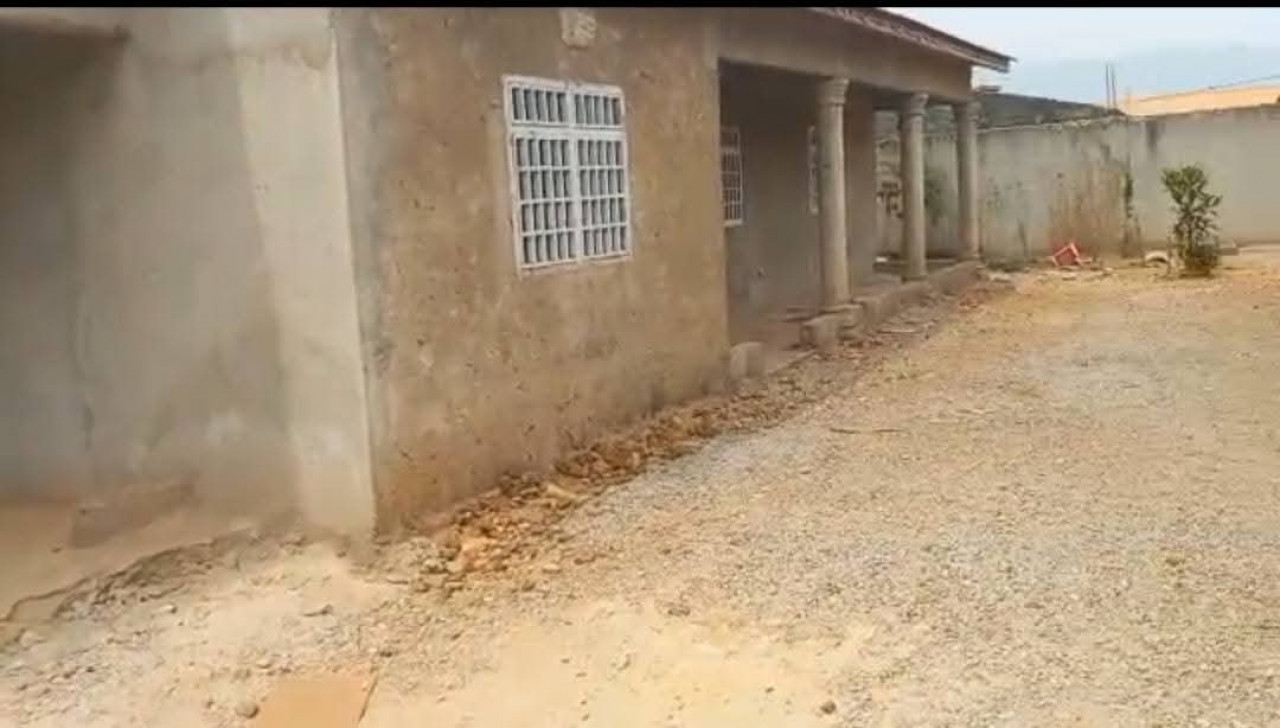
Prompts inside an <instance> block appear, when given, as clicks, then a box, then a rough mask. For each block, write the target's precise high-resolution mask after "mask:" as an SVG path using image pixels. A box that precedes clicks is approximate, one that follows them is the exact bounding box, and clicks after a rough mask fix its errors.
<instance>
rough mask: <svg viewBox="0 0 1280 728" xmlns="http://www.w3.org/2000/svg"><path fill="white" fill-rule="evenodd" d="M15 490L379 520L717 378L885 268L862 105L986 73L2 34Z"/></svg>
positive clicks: (237, 16)
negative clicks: (781, 324) (140, 492)
mask: <svg viewBox="0 0 1280 728" xmlns="http://www.w3.org/2000/svg"><path fill="white" fill-rule="evenodd" d="M0 35H2V36H3V38H2V39H0V40H2V42H0V55H3V56H4V57H3V59H0V60H2V61H3V62H0V95H2V96H3V98H4V101H5V108H6V109H9V113H7V114H5V117H4V121H3V127H0V158H2V159H4V164H3V165H0V168H2V169H3V174H0V179H2V180H3V185H4V186H3V192H4V193H3V195H0V205H2V207H0V231H2V232H3V236H2V238H0V239H2V240H3V244H2V247H0V271H2V272H3V275H4V276H5V283H4V285H3V286H0V291H3V296H2V297H0V326H3V330H4V331H5V334H6V340H7V345H6V346H5V347H4V349H3V353H2V354H0V390H2V391H3V395H2V401H3V404H4V410H3V411H4V418H3V422H4V425H3V426H4V434H3V437H2V438H0V442H2V443H3V445H0V447H3V448H4V449H3V450H2V451H0V464H2V465H3V470H2V471H0V472H2V473H3V475H2V477H0V493H3V494H4V495H6V496H8V497H12V498H24V497H42V498H66V499H77V498H83V497H86V496H90V495H91V496H93V497H100V498H107V499H109V498H111V497H113V496H112V494H113V493H116V492H122V491H123V490H125V489H128V488H132V487H135V486H138V485H139V484H154V483H162V484H173V487H181V488H185V489H187V490H188V491H189V492H190V493H191V497H192V498H193V499H195V500H197V501H199V502H200V503H201V504H203V505H206V506H208V507H210V508H214V509H221V510H225V511H228V512H237V513H250V514H254V515H257V516H264V517H265V516H272V515H279V514H290V513H296V514H300V515H302V516H303V517H304V518H306V519H307V520H308V521H309V522H311V523H313V524H315V525H317V526H319V527H323V528H328V529H333V530H337V531H342V532H355V533H361V532H368V531H369V529H371V528H374V527H375V525H376V526H380V527H385V528H393V527H395V526H396V525H397V524H399V523H400V522H401V520H402V519H404V518H407V517H411V516H412V515H414V514H419V513H423V512H429V511H431V510H434V509H439V508H441V507H444V506H446V505H448V504H451V503H454V502H456V501H458V500H459V499H462V498H465V497H467V496H470V495H473V494H475V493H477V492H480V491H482V490H484V489H487V488H488V487H490V486H491V485H492V484H493V483H494V482H495V479H496V478H497V477H498V476H499V475H500V474H502V473H504V472H507V471H514V470H523V469H526V468H538V467H545V466H547V465H548V464H549V463H550V462H551V461H552V459H553V458H554V457H555V456H556V455H557V453H560V452H563V451H564V450H565V449H567V448H570V447H572V446H574V445H575V444H577V443H580V442H583V441H584V440H587V439H589V438H591V437H592V436H593V435H594V434H595V433H599V432H600V431H601V430H602V429H603V428H607V427H610V426H613V425H616V424H619V423H623V422H626V421H628V420H632V419H634V418H637V417H640V416H643V415H645V414H646V413H649V412H653V411H654V410H656V409H658V408H660V407H662V406H664V405H666V404H668V403H674V402H677V401H680V400H683V399H687V398H690V397H694V396H697V395H700V394H703V393H706V392H710V391H715V390H717V389H718V388H720V387H723V386H724V383H725V378H726V370H727V362H728V358H729V353H730V350H731V348H732V347H733V346H734V345H735V344H740V343H742V342H747V341H754V340H759V339H760V338H761V337H763V336H765V335H766V333H767V331H766V330H767V329H769V328H770V327H771V326H774V325H776V324H777V322H778V321H781V320H786V321H790V322H792V323H791V325H792V326H794V327H797V328H798V324H797V323H796V320H797V319H800V320H803V321H804V322H808V323H812V322H813V321H815V320H816V321H819V322H821V321H832V320H834V321H837V322H838V321H839V320H840V319H841V317H843V316H846V315H847V313H848V311H849V310H850V309H851V307H852V301H853V296H854V295H855V293H856V291H857V290H858V289H859V287H860V286H862V285H864V284H865V283H866V282H868V281H869V280H870V279H871V277H872V276H873V274H874V271H873V263H874V255H875V241H876V239H877V236H876V230H875V222H874V221H875V218H876V204H877V203H876V167H875V165H876V156H875V154H876V147H875V135H874V125H873V120H874V117H875V113H876V112H877V111H893V112H895V113H897V114H899V115H900V116H901V117H902V128H903V130H904V136H903V138H904V144H903V146H902V160H903V162H904V164H903V169H904V177H905V180H904V184H903V190H904V201H903V204H904V209H905V219H906V221H907V225H906V232H905V233H904V239H903V244H902V245H903V252H904V261H905V262H904V266H905V267H904V273H903V275H904V277H905V278H907V279H920V278H922V277H924V276H925V275H926V273H927V267H926V258H927V253H928V251H926V249H925V244H924V236H923V232H924V228H923V216H924V209H923V166H922V164H923V137H924V129H923V123H922V118H923V114H924V113H925V111H926V109H927V108H929V107H931V106H934V105H944V106H951V107H954V108H955V109H956V110H957V114H958V134H957V139H958V144H957V154H958V169H959V170H960V171H959V177H958V185H957V189H958V193H957V194H958V197H957V204H958V205H959V209H960V210H961V212H962V217H963V223H962V224H961V225H960V229H961V234H960V236H959V241H958V243H957V250H958V251H959V254H960V255H961V256H963V257H974V256H976V255H977V254H978V251H979V230H978V217H977V206H976V205H977V202H976V201H977V194H976V189H975V187H976V180H977V163H978V160H977V158H976V151H975V150H976V148H977V147H976V140H975V137H976V135H975V123H974V120H975V117H976V113H977V111H976V107H975V96H974V93H973V91H972V90H971V71H972V69H973V68H974V67H975V66H982V67H986V68H991V69H996V70H1005V69H1007V66H1008V63H1009V59H1008V58H1007V57H1006V56H1003V55H1001V54H999V53H996V52H993V51H990V50H986V49H984V48H981V47H979V46H976V45H974V44H972V43H969V42H966V41H964V40H961V39H958V38H954V37H952V36H949V35H947V34H945V33H942V32H939V31H937V30H935V29H932V28H930V27H928V26H925V25H922V24H920V23H917V22H914V21H911V20H908V19H905V18H901V17H898V16H896V15H893V14H891V13H889V12H886V11H883V10H877V9H871V8H791V9H729V8H715V9H712V8H686V9H624V8H601V9H586V8H519V9H490V8H484V9H432V8H403V9H371V8H349V9H323V8H296V9H261V8H247V9H214V8H187V9H158V8H137V9H76V10H59V9H51V8H11V9H3V10H0Z"/></svg>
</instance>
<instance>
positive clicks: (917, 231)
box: [899, 94, 929, 281]
mask: <svg viewBox="0 0 1280 728" xmlns="http://www.w3.org/2000/svg"><path fill="white" fill-rule="evenodd" d="M928 100H929V97H928V95H926V94H912V95H910V96H908V97H907V100H906V102H905V103H904V104H903V106H902V111H901V114H900V117H901V118H900V119H899V122H900V126H901V129H900V134H901V140H900V146H901V147H902V164H901V171H900V174H901V175H902V260H903V263H904V266H905V267H904V270H903V273H902V278H903V280H908V281H918V280H921V279H923V278H924V277H925V275H926V274H927V273H928V270H927V268H926V265H925V239H924V236H925V227H924V105H925V103H926V102H927V101H928Z"/></svg>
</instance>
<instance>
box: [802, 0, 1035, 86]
mask: <svg viewBox="0 0 1280 728" xmlns="http://www.w3.org/2000/svg"><path fill="white" fill-rule="evenodd" d="M809 10H812V11H813V12H815V13H820V14H822V15H826V16H828V17H832V18H837V19H839V20H842V21H844V22H846V23H850V24H852V25H857V26H860V27H862V28H865V29H867V30H870V31H872V32H874V33H879V34H881V35H887V36H890V37H893V38H896V39H898V40H902V41H906V42H908V43H912V44H914V45H918V46H921V47H924V48H928V49H929V50H932V51H936V52H938V53H943V54H945V55H948V56H951V57H953V58H959V59H960V60H963V61H968V62H969V63H972V64H974V65H975V66H982V67H983V68H990V69H992V70H993V71H999V72H1001V73H1007V72H1008V71H1009V63H1010V62H1012V61H1013V58H1012V57H1011V56H1006V55H1004V54H1003V53H997V52H995V51H993V50H991V49H989V48H983V47H982V46H980V45H977V44H974V43H970V42H969V41H967V40H962V39H960V38H957V37H955V36H954V35H951V34H949V33H944V32H942V31H941V30H938V29H937V28H933V27H930V26H928V25H925V24H924V23H921V22H919V21H918V20H912V19H911V18H907V17H904V16H901V15H898V14H896V13H891V12H889V11H888V10H884V9H883V8H809Z"/></svg>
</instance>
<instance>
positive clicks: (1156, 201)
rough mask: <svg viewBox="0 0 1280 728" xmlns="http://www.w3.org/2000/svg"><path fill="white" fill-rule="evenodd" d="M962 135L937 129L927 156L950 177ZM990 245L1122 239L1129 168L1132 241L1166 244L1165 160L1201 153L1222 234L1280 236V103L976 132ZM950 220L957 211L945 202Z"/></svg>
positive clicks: (991, 254)
mask: <svg viewBox="0 0 1280 728" xmlns="http://www.w3.org/2000/svg"><path fill="white" fill-rule="evenodd" d="M954 148H955V144H954V139H953V138H951V137H950V136H947V135H944V136H938V137H931V138H930V139H929V148H928V152H927V160H928V164H929V165H930V166H931V167H936V168H938V169H940V170H944V174H943V176H944V178H945V179H954V171H953V170H954V159H955V152H954ZM979 159H980V165H981V167H980V171H979V175H980V179H981V186H980V188H981V194H982V200H981V215H982V237H983V248H984V254H985V255H986V257H987V258H989V259H1004V258H1007V259H1025V258H1028V257H1033V256H1043V255H1047V254H1049V253H1050V252H1052V251H1053V250H1054V249H1055V248H1056V247H1057V246H1060V245H1062V244H1064V243H1066V242H1068V241H1070V240H1076V241H1077V242H1078V243H1080V244H1081V245H1082V246H1084V247H1085V248H1087V249H1090V250H1094V251H1112V252H1116V251H1119V250H1120V247H1121V243H1122V241H1123V239H1124V236H1125V228H1126V216H1125V204H1124V194H1123V189H1124V177H1125V174H1126V173H1128V174H1130V175H1132V181H1133V199H1132V209H1133V217H1132V219H1131V220H1130V221H1129V223H1128V225H1129V227H1130V230H1131V232H1130V236H1131V239H1132V240H1133V241H1134V243H1135V245H1134V248H1135V249H1137V246H1138V245H1141V246H1143V247H1146V248H1154V247H1162V246H1164V245H1165V244H1166V239H1167V236H1168V230H1169V227H1170V225H1171V224H1172V215H1171V213H1170V202H1169V197H1168V194H1167V193H1166V192H1165V190H1164V188H1163V186H1162V185H1161V183H1160V172H1161V170H1162V169H1164V168H1167V167H1171V166H1178V165H1183V164H1191V163H1198V164H1201V165H1203V166H1204V167H1205V169H1206V171H1207V172H1208V174H1209V179H1210V189H1211V191H1213V192H1215V193H1217V194H1220V195H1222V198H1223V201H1222V206H1221V207H1220V208H1219V210H1220V219H1219V223H1220V226H1221V234H1222V236H1223V237H1224V238H1227V239H1230V240H1234V241H1235V242H1237V243H1239V244H1249V243H1262V242H1275V241H1277V240H1280V208H1277V206H1276V205H1275V194H1274V190H1275V189H1276V188H1277V187H1278V186H1280V107H1257V108H1251V109H1230V110H1224V111H1213V112H1202V113H1195V114H1184V115H1176V116H1166V117H1146V118H1140V119H1127V120H1096V121H1089V122H1076V123H1069V124H1049V125H1043V126H1030V127H1018V128H1011V129H992V130H985V131H982V132H980V133H979ZM944 217H945V218H946V219H947V223H946V224H954V211H953V209H949V210H947V211H946V212H945V213H944Z"/></svg>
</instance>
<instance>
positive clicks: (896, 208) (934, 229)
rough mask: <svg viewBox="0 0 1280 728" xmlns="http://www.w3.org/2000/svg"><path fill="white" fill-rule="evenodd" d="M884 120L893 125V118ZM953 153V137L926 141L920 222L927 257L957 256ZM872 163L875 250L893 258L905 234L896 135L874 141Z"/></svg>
mask: <svg viewBox="0 0 1280 728" xmlns="http://www.w3.org/2000/svg"><path fill="white" fill-rule="evenodd" d="M887 116H889V117H893V119H894V122H895V123H896V121H897V119H896V116H897V115H896V114H887ZM880 118H881V119H883V118H884V115H880ZM879 126H881V127H883V124H880V125H879ZM948 140H949V141H948ZM955 149H956V148H955V136H954V135H953V134H940V135H938V136H937V137H936V138H934V137H926V154H925V168H924V180H925V190H924V213H925V215H924V219H925V248H926V250H927V253H928V255H929V257H938V258H951V257H955V256H957V255H958V254H959V253H960V234H959V227H958V224H957V223H958V220H957V217H956V215H957V210H958V209H959V208H958V206H957V205H958V202H959V200H958V197H957V195H958V189H957V184H958V183H957V178H956V158H955ZM875 159H876V185H877V186H876V195H875V198H876V211H875V217H876V241H875V248H876V250H877V252H879V253H880V254H883V255H890V256H896V255H900V254H901V253H902V235H903V230H902V210H903V207H902V205H903V199H902V174H901V164H902V148H901V146H900V137H899V136H898V134H897V133H894V134H891V135H886V136H881V137H880V138H879V139H878V140H877V141H876V142H875Z"/></svg>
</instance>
